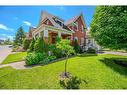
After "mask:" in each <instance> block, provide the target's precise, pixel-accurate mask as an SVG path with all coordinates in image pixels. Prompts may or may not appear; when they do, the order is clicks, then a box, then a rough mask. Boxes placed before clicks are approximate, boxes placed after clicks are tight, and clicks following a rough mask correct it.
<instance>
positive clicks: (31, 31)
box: [26, 27, 36, 39]
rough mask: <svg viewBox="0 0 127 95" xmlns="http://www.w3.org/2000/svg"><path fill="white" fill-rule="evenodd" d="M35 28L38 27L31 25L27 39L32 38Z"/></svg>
mask: <svg viewBox="0 0 127 95" xmlns="http://www.w3.org/2000/svg"><path fill="white" fill-rule="evenodd" d="M35 29H36V28H33V27H29V32H28V33H26V38H27V39H32V33H33V31H34V30H35Z"/></svg>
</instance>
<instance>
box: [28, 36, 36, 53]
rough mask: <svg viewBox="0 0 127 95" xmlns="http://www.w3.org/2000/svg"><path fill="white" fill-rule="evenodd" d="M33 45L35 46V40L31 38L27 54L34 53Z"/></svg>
mask: <svg viewBox="0 0 127 95" xmlns="http://www.w3.org/2000/svg"><path fill="white" fill-rule="evenodd" d="M34 44H35V40H34V38H33V39H32V41H31V43H30V45H29V52H32V51H34Z"/></svg>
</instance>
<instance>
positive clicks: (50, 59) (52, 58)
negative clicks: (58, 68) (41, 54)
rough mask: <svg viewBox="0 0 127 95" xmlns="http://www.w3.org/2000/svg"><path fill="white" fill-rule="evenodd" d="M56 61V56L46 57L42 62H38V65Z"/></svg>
mask: <svg viewBox="0 0 127 95" xmlns="http://www.w3.org/2000/svg"><path fill="white" fill-rule="evenodd" d="M55 59H56V56H48V57H46V58H45V59H44V60H42V61H40V64H47V63H49V62H51V61H53V60H55Z"/></svg>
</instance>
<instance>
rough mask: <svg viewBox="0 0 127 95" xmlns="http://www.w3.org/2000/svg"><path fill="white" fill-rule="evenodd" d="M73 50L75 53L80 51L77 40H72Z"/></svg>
mask: <svg viewBox="0 0 127 95" xmlns="http://www.w3.org/2000/svg"><path fill="white" fill-rule="evenodd" d="M74 50H75V52H76V53H80V46H79V45H78V41H77V40H76V39H75V40H74Z"/></svg>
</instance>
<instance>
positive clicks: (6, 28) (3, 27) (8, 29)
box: [0, 24, 14, 31]
mask: <svg viewBox="0 0 127 95" xmlns="http://www.w3.org/2000/svg"><path fill="white" fill-rule="evenodd" d="M0 29H3V30H7V31H13V30H14V29H12V28H9V27H7V26H6V25H4V24H0Z"/></svg>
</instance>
